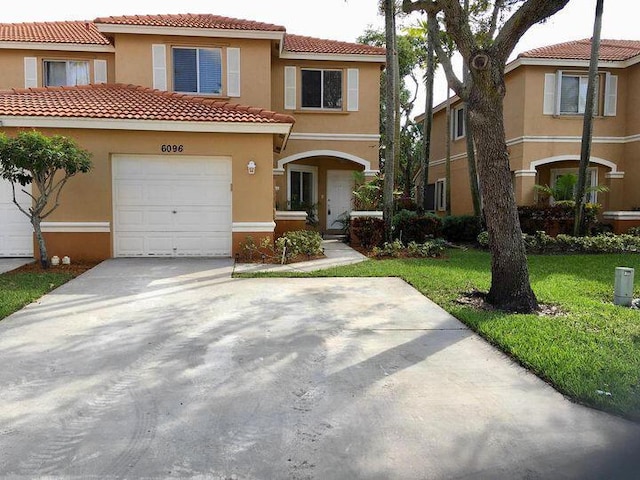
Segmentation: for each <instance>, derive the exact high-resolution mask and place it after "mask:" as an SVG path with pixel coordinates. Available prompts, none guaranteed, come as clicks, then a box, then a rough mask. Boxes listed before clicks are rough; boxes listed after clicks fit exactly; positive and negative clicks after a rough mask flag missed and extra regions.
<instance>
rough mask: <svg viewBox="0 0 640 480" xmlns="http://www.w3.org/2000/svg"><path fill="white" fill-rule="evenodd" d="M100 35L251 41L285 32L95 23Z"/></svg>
mask: <svg viewBox="0 0 640 480" xmlns="http://www.w3.org/2000/svg"><path fill="white" fill-rule="evenodd" d="M95 25H96V28H97V29H98V31H99V32H101V33H132V34H137V35H140V34H143V35H170V36H180V37H210V38H250V39H253V40H280V41H282V40H283V38H284V34H285V32H283V31H273V30H235V29H225V28H191V27H164V26H163V27H160V26H157V27H156V26H152V25H121V24H112V23H96V24H95Z"/></svg>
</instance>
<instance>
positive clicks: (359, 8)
mask: <svg viewBox="0 0 640 480" xmlns="http://www.w3.org/2000/svg"><path fill="white" fill-rule="evenodd" d="M595 3H596V0H570V1H569V4H568V5H567V6H566V7H565V8H564V9H563V10H562V11H560V12H559V13H557V14H556V15H555V16H553V17H551V18H550V19H549V20H548V21H547V22H546V23H544V24H541V25H536V26H534V27H533V28H532V29H531V30H529V32H528V33H527V34H526V35H525V36H524V37H523V38H522V39H521V41H520V43H519V44H518V46H517V47H516V50H515V51H514V55H515V54H517V53H519V52H522V51H525V50H530V49H532V48H536V47H541V46H544V45H551V44H554V43H560V42H566V41H570V40H577V39H581V38H589V37H591V35H592V32H593V15H594V12H595ZM25 5H26V6H25ZM377 5H378V0H314V1H311V0H174V1H166V0H153V1H152V0H133V1H132V0H109V1H80V0H56V1H51V0H46V1H44V0H35V1H32V2H30V3H28V4H23V3H22V2H3V5H2V8H1V9H0V22H2V23H14V22H34V21H38V22H40V21H57V20H93V19H94V18H96V17H102V16H111V15H114V16H117V15H136V14H138V15H145V14H161V13H212V14H215V15H223V16H229V17H234V18H244V19H249V20H257V21H261V22H267V23H274V24H277V25H282V26H284V27H286V29H287V31H288V32H289V33H295V34H298V35H309V36H312V37H318V38H327V39H334V40H344V41H349V42H352V41H355V40H356V39H357V37H358V36H359V35H361V34H362V33H363V32H364V31H365V29H367V28H368V27H371V26H373V27H374V28H382V27H383V25H384V18H383V17H381V16H379V15H378V8H377ZM638 14H640V5H638V4H636V1H634V0H605V2H604V15H603V22H602V38H608V39H633V40H640V31H639V28H638V26H637V25H638V21H637V17H638ZM418 18H419V15H418V14H417V13H416V14H413V15H412V16H411V17H410V18H408V19H405V20H404V22H405V23H407V24H410V23H411V22H412V21H414V20H416V19H418ZM437 85H438V86H437V88H436V92H435V99H436V102H439V101H442V100H444V99H445V95H446V86H445V85H444V84H443V81H442V78H440V79H439V80H437Z"/></svg>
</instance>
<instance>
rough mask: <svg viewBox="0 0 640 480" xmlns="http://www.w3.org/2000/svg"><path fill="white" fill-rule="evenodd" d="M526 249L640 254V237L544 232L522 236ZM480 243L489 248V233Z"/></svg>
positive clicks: (481, 237) (533, 250)
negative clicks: (554, 234)
mask: <svg viewBox="0 0 640 480" xmlns="http://www.w3.org/2000/svg"><path fill="white" fill-rule="evenodd" d="M522 239H523V240H524V244H525V248H526V249H527V252H528V253H625V252H640V236H636V235H629V234H624V235H614V234H612V233H603V234H600V235H594V236H591V237H573V236H571V235H565V234H559V235H558V236H556V237H550V236H549V235H547V234H546V233H545V232H543V231H539V232H536V233H535V234H534V235H529V234H526V233H523V234H522ZM478 243H479V244H480V245H481V246H483V247H487V246H488V245H489V234H488V232H482V233H481V234H480V235H478Z"/></svg>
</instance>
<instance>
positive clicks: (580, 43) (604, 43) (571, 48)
mask: <svg viewBox="0 0 640 480" xmlns="http://www.w3.org/2000/svg"><path fill="white" fill-rule="evenodd" d="M637 55H640V40H604V39H603V40H601V41H600V60H602V61H609V62H615V61H624V60H628V59H630V58H633V57H635V56H637ZM518 57H523V58H557V59H568V60H589V58H591V39H590V38H585V39H582V40H574V41H572V42H565V43H559V44H556V45H548V46H546V47H541V48H536V49H534V50H529V51H527V52H523V53H521V54H520V55H518Z"/></svg>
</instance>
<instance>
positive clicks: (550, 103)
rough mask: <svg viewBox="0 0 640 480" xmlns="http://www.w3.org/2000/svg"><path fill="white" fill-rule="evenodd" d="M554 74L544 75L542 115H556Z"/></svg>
mask: <svg viewBox="0 0 640 480" xmlns="http://www.w3.org/2000/svg"><path fill="white" fill-rule="evenodd" d="M556 90H557V88H556V74H555V73H545V75H544V105H543V108H542V113H543V114H544V115H554V114H555V113H556Z"/></svg>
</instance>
